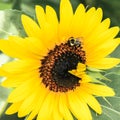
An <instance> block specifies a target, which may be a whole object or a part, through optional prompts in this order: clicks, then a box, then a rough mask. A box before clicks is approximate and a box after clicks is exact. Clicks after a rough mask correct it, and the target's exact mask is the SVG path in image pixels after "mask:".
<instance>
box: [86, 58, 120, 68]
mask: <svg viewBox="0 0 120 120" xmlns="http://www.w3.org/2000/svg"><path fill="white" fill-rule="evenodd" d="M119 63H120V59H117V58H103V59H100V60H96V61H93V62H92V61H91V62H89V63H87V64H88V66H90V67H93V68H98V69H110V68H112V67H114V66H116V65H117V64H119Z"/></svg>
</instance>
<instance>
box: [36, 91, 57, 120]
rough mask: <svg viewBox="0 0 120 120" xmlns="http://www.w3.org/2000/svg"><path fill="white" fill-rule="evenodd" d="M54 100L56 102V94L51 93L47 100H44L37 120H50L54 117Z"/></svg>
mask: <svg viewBox="0 0 120 120" xmlns="http://www.w3.org/2000/svg"><path fill="white" fill-rule="evenodd" d="M54 100H55V93H54V92H50V93H49V94H48V95H47V96H46V99H45V100H44V102H43V104H42V106H41V108H40V111H39V113H38V116H37V120H50V119H51V117H52V112H53V109H54Z"/></svg>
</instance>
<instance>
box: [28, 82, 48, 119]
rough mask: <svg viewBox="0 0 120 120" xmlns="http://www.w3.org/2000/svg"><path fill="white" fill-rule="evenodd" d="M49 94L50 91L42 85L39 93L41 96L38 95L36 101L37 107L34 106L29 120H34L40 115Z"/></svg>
mask: <svg viewBox="0 0 120 120" xmlns="http://www.w3.org/2000/svg"><path fill="white" fill-rule="evenodd" d="M40 91H42V92H40ZM49 92H50V91H49V90H48V89H47V88H46V87H45V86H44V85H43V84H41V85H40V86H39V91H38V93H39V94H40V96H39V94H38V98H37V100H36V105H35V106H34V108H33V110H32V112H31V113H30V115H29V116H28V117H27V120H32V119H33V118H34V117H36V115H38V113H39V110H40V109H41V106H42V104H43V102H44V100H45V98H46V96H47V95H48V94H49Z"/></svg>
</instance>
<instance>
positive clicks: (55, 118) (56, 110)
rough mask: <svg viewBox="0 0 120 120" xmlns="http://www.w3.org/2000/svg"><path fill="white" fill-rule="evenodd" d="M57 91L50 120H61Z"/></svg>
mask: <svg viewBox="0 0 120 120" xmlns="http://www.w3.org/2000/svg"><path fill="white" fill-rule="evenodd" d="M59 98H60V97H59V93H57V94H56V96H55V101H54V102H55V105H54V109H53V113H52V114H53V115H52V117H53V118H51V119H52V120H63V116H62V115H61V114H60V111H59Z"/></svg>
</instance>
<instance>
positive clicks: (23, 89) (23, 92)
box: [8, 78, 40, 102]
mask: <svg viewBox="0 0 120 120" xmlns="http://www.w3.org/2000/svg"><path fill="white" fill-rule="evenodd" d="M34 81H36V82H34ZM33 83H34V85H33ZM39 84H40V83H39V81H38V80H36V78H31V79H29V80H27V81H25V82H24V83H23V84H22V85H20V86H19V87H17V88H16V89H14V90H13V91H12V92H11V93H10V95H9V97H8V102H19V101H21V100H23V99H25V98H27V97H28V96H29V95H30V94H32V93H33V92H34V91H33V89H35V88H36V87H38V86H39ZM31 88H32V89H31Z"/></svg>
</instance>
